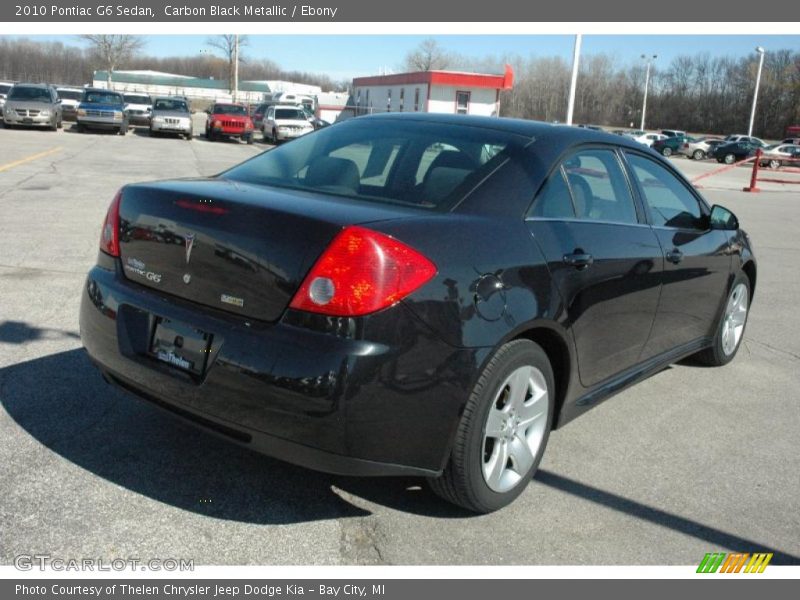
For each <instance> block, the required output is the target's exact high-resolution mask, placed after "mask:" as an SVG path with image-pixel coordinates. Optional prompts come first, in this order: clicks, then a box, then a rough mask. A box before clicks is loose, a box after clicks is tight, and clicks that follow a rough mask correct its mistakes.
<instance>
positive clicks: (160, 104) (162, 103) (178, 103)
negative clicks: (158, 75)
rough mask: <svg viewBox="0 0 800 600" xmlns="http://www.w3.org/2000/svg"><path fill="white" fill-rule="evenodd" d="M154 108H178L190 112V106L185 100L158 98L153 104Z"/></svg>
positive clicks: (177, 109)
mask: <svg viewBox="0 0 800 600" xmlns="http://www.w3.org/2000/svg"><path fill="white" fill-rule="evenodd" d="M153 110H176V111H180V112H189V107H187V106H186V102H185V101H183V100H156V103H155V104H154V105H153Z"/></svg>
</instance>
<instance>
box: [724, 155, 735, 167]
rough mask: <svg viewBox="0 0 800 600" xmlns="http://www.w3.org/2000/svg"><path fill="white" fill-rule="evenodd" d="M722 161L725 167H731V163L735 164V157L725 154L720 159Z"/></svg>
mask: <svg viewBox="0 0 800 600" xmlns="http://www.w3.org/2000/svg"><path fill="white" fill-rule="evenodd" d="M722 161H723V162H724V163H725V164H726V165H732V164H733V163H735V162H736V156H734V155H733V154H726V155H725V156H723V157H722Z"/></svg>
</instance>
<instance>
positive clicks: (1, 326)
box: [0, 321, 80, 344]
mask: <svg viewBox="0 0 800 600" xmlns="http://www.w3.org/2000/svg"><path fill="white" fill-rule="evenodd" d="M78 337H80V336H79V335H78V334H77V333H76V332H74V331H64V330H63V329H52V328H49V327H31V326H30V325H28V323H25V322H24V321H3V322H1V323H0V342H5V343H6V344H24V343H26V342H31V341H34V340H43V339H53V338H73V339H78Z"/></svg>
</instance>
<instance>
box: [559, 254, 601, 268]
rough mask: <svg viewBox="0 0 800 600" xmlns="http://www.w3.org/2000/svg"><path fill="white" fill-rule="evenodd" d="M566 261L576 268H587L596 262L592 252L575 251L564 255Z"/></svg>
mask: <svg viewBox="0 0 800 600" xmlns="http://www.w3.org/2000/svg"><path fill="white" fill-rule="evenodd" d="M564 262H565V263H566V264H568V265H569V266H571V267H575V268H576V269H585V268H586V267H588V266H589V265H591V264H592V263H593V262H594V258H593V257H592V255H591V254H586V253H584V252H573V253H572V254H565V255H564Z"/></svg>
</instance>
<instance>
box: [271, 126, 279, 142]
mask: <svg viewBox="0 0 800 600" xmlns="http://www.w3.org/2000/svg"><path fill="white" fill-rule="evenodd" d="M272 145H273V146H277V145H278V132H277V130H276V129H273V130H272Z"/></svg>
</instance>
